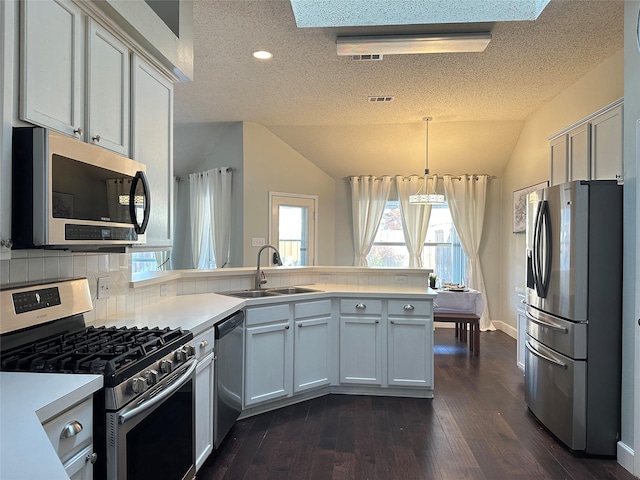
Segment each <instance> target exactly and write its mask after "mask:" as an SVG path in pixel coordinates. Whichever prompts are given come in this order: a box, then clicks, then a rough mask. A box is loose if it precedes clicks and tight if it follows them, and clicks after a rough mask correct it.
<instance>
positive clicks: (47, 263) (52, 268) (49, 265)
mask: <svg viewBox="0 0 640 480" xmlns="http://www.w3.org/2000/svg"><path fill="white" fill-rule="evenodd" d="M60 276H61V275H60V257H57V256H56V257H45V259H44V278H60Z"/></svg>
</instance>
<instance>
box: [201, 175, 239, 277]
mask: <svg viewBox="0 0 640 480" xmlns="http://www.w3.org/2000/svg"><path fill="white" fill-rule="evenodd" d="M207 173H210V175H209V182H210V183H209V188H210V190H209V208H210V209H211V210H210V211H211V223H210V228H211V239H212V240H213V255H214V257H215V259H216V268H223V267H225V266H227V265H228V264H229V248H230V247H231V180H232V175H233V171H232V170H231V168H214V169H213V170H210V171H209V172H207Z"/></svg>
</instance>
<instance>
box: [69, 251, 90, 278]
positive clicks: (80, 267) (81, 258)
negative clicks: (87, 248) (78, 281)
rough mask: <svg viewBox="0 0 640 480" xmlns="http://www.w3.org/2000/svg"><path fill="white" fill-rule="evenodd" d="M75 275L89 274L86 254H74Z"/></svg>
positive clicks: (84, 275) (83, 275)
mask: <svg viewBox="0 0 640 480" xmlns="http://www.w3.org/2000/svg"><path fill="white" fill-rule="evenodd" d="M72 258H73V276H74V277H86V276H87V257H86V255H82V254H80V255H78V254H76V255H74V256H73V257H72Z"/></svg>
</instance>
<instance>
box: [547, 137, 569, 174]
mask: <svg viewBox="0 0 640 480" xmlns="http://www.w3.org/2000/svg"><path fill="white" fill-rule="evenodd" d="M549 178H550V179H551V185H558V184H560V183H565V182H566V181H567V179H568V175H567V136H566V135H562V136H560V137H558V138H556V139H554V140H552V141H551V172H550V176H549Z"/></svg>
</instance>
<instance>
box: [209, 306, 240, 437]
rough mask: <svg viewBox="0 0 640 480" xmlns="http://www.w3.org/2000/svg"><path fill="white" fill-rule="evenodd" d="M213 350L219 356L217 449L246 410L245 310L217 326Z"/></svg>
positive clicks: (215, 415) (215, 422)
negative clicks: (243, 384)
mask: <svg viewBox="0 0 640 480" xmlns="http://www.w3.org/2000/svg"><path fill="white" fill-rule="evenodd" d="M213 350H214V352H215V355H216V360H215V367H214V370H215V377H216V378H215V387H214V388H215V390H214V401H213V402H214V403H213V447H214V448H218V447H219V446H220V444H221V443H222V441H223V440H224V437H225V436H226V435H227V433H229V430H231V427H232V426H233V424H234V423H235V421H236V420H237V419H238V416H239V415H240V412H241V411H242V362H243V360H244V311H242V310H240V311H238V312H236V313H234V314H233V315H230V316H228V317H227V318H225V319H224V320H222V321H221V322H220V323H218V324H217V325H216V327H215V342H214V346H213Z"/></svg>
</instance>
